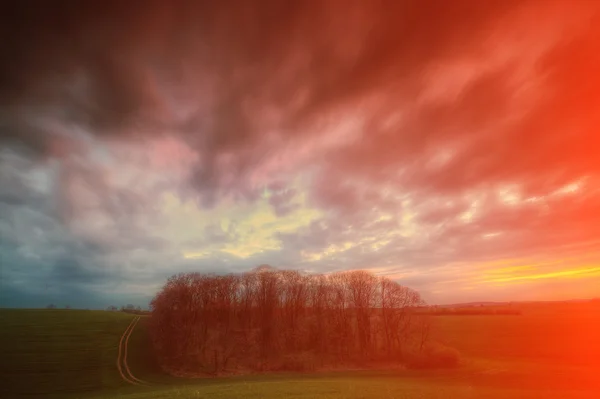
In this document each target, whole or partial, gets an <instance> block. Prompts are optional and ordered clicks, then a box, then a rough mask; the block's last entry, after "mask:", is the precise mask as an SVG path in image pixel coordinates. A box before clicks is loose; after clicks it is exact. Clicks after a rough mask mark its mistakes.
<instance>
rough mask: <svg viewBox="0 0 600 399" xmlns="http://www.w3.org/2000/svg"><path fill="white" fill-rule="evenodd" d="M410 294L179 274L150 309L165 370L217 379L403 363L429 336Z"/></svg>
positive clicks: (318, 282) (356, 274)
mask: <svg viewBox="0 0 600 399" xmlns="http://www.w3.org/2000/svg"><path fill="white" fill-rule="evenodd" d="M424 304H425V303H424V301H423V299H422V298H421V296H420V295H419V293H418V292H416V291H414V290H412V289H410V288H407V287H405V286H402V285H400V284H398V283H397V282H395V281H392V280H390V279H388V278H385V277H376V276H374V275H373V274H371V273H368V272H366V271H347V272H339V273H333V274H329V275H322V274H304V273H301V272H298V271H293V270H276V269H273V268H270V267H266V266H262V267H259V268H257V269H254V270H252V271H250V272H247V273H243V274H229V275H211V274H201V273H185V274H178V275H175V276H172V277H171V278H169V280H168V281H167V283H166V284H165V285H164V287H163V288H162V289H161V290H160V292H159V293H158V294H157V295H156V296H155V298H154V299H153V300H152V302H151V317H150V335H151V339H152V342H153V347H154V349H155V352H156V355H157V358H158V360H159V362H160V363H161V365H162V366H163V368H165V369H166V370H168V371H172V372H175V371H178V372H180V371H188V372H189V371H194V372H205V373H221V372H224V371H227V370H239V369H244V370H254V371H264V370H273V369H279V370H282V369H290V370H293V369H307V368H316V367H323V366H335V365H347V364H354V363H357V362H359V363H360V362H363V363H364V362H368V361H392V362H402V361H403V359H404V356H405V354H407V353H409V352H411V351H415V350H420V349H422V348H423V345H424V344H425V342H426V341H427V339H428V337H429V329H430V327H429V323H428V318H427V316H424V315H419V314H417V312H416V311H415V309H417V308H419V307H422V306H424Z"/></svg>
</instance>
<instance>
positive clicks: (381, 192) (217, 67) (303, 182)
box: [0, 0, 600, 301]
mask: <svg viewBox="0 0 600 399" xmlns="http://www.w3.org/2000/svg"><path fill="white" fill-rule="evenodd" d="M233 3H234V2H229V1H221V2H216V3H215V2H187V1H176V2H170V3H164V2H158V1H157V2H150V3H148V4H147V6H145V7H144V8H139V7H137V6H136V5H135V4H134V3H131V4H130V3H123V2H108V3H106V4H104V3H103V6H102V7H96V6H93V7H86V8H83V7H77V6H76V4H75V3H71V2H59V3H56V4H54V3H53V4H52V5H41V6H40V7H38V8H35V9H33V8H31V7H25V6H24V5H22V4H20V3H17V2H14V3H13V4H12V5H11V6H10V7H9V8H8V9H7V12H6V13H5V14H4V17H5V19H6V21H5V22H3V23H2V24H0V26H1V28H0V29H1V31H0V34H2V35H4V37H11V38H13V40H7V41H4V44H3V45H2V48H0V54H2V58H3V62H2V63H0V65H1V66H0V165H1V166H2V168H1V171H0V234H2V248H1V249H2V253H3V254H5V255H3V256H7V257H8V258H10V263H11V264H10V266H8V267H6V266H3V271H4V269H6V270H8V272H6V273H5V274H6V276H7V278H6V281H8V283H7V284H10V285H11V287H16V286H18V285H19V284H21V285H27V284H31V287H32V289H33V288H35V287H37V286H36V285H35V284H38V283H35V281H38V282H41V281H42V280H43V279H46V278H48V279H50V280H52V281H56V284H58V285H63V286H64V287H72V288H73V289H79V288H80V287H84V286H85V287H89V289H95V290H98V291H99V292H102V290H105V289H107V287H111V284H112V283H113V282H115V281H119V282H121V283H122V285H120V287H121V288H120V290H121V291H120V292H122V293H123V295H126V293H127V290H129V291H130V292H136V293H138V294H139V295H143V293H144V292H146V291H144V289H145V288H144V287H146V288H147V290H149V291H151V290H152V289H154V288H148V287H156V286H157V284H159V282H160V281H161V279H164V278H165V276H168V275H169V273H174V272H177V271H180V270H191V269H194V268H195V269H200V270H210V271H228V270H231V271H238V270H245V268H250V267H252V266H255V265H257V264H263V263H264V264H272V265H275V266H280V267H294V268H303V269H307V270H314V271H333V270H341V269H350V268H369V269H371V270H374V271H377V272H378V273H388V274H390V275H397V276H400V277H399V278H402V279H404V280H405V281H407V283H408V282H411V281H412V282H414V284H416V285H417V286H419V288H421V289H422V290H425V291H427V292H430V293H431V295H432V297H434V298H441V299H440V300H442V301H443V300H450V299H444V298H451V297H452V294H451V293H449V294H444V295H447V297H444V296H443V295H442V294H440V295H439V296H436V295H437V294H433V291H434V288H432V287H435V286H436V284H442V285H443V281H451V280H452V279H453V278H452V276H453V274H456V273H462V272H465V273H469V272H472V271H474V270H477V265H479V264H482V263H486V262H493V261H497V260H502V259H509V258H510V259H522V260H523V262H526V260H527V259H529V258H530V257H536V256H542V255H546V254H548V253H550V252H554V253H557V254H564V253H571V252H575V253H577V254H578V255H579V256H583V254H585V253H587V252H588V251H591V250H592V249H593V248H595V246H596V245H597V242H596V241H594V240H595V237H597V236H598V233H600V231H598V229H597V228H596V227H595V226H597V225H598V226H600V223H598V219H599V218H600V192H598V190H597V189H595V187H597V186H598V181H599V180H600V179H599V176H600V161H598V157H597V156H596V153H597V152H598V150H599V149H600V142H599V139H598V137H597V135H596V134H595V131H596V130H595V129H596V128H597V126H600V120H598V115H600V113H599V112H597V111H598V109H599V108H600V107H599V106H600V101H599V98H598V95H597V93H598V92H599V89H600V80H599V79H598V78H597V77H596V75H597V74H596V73H595V71H596V70H598V69H600V57H599V56H598V55H596V53H597V51H595V49H596V47H598V44H599V43H598V39H597V37H600V32H598V30H599V29H598V26H600V24H598V23H597V22H598V18H599V16H600V13H599V8H598V6H597V5H595V4H592V3H577V4H574V3H572V2H567V1H556V2H551V3H544V4H541V3H540V2H537V1H526V2H511V1H487V2H480V1H466V0H465V1H454V2H452V3H445V2H443V3H440V4H436V5H435V7H434V6H432V5H427V4H423V3H422V2H417V1H408V2H406V1H404V2H396V1H382V2H363V1H352V2H346V1H344V2H341V1H340V2H338V1H331V2H321V3H314V2H294V3H290V2H280V1H261V2H259V3H256V2H245V1H242V2H235V4H233ZM533 21H535V23H533ZM557 256H558V255H557ZM561 256H562V255H561ZM8 258H6V259H8ZM559 258H560V257H559ZM456 265H460V267H458V266H456ZM562 267H563V268H565V269H569V268H570V269H574V270H575V269H577V267H578V266H577V265H572V264H568V263H563V264H562ZM444 270H446V272H443V271H444ZM577 270H578V269H577ZM582 270H583V269H582ZM536 273H537V274H538V275H544V274H546V275H547V274H552V273H562V271H561V270H552V271H545V270H538V271H532V273H531V275H536ZM527 279H528V278H526V280H527ZM464 284H467V283H466V282H465V283H464ZM38 285H39V284H38ZM113 286H114V284H113ZM467 286H468V285H465V287H467ZM38 288H39V287H38ZM466 291H469V290H466ZM466 291H465V292H466ZM111 292H112V291H111ZM498 292H499V291H498ZM148 295H151V294H148ZM498 295H501V294H500V293H499V294H498ZM502 295H507V294H506V293H505V294H502Z"/></svg>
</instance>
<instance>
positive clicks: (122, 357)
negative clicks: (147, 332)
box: [117, 316, 148, 385]
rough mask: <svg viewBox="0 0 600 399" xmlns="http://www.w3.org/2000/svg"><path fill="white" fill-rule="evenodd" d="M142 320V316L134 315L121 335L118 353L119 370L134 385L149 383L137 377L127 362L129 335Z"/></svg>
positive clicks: (124, 378)
mask: <svg viewBox="0 0 600 399" xmlns="http://www.w3.org/2000/svg"><path fill="white" fill-rule="evenodd" d="M139 321H140V317H139V316H137V317H134V318H133V320H131V323H129V326H127V328H126V329H125V332H124V333H123V335H121V340H120V341H119V354H118V355H117V370H119V374H121V377H122V378H123V380H125V381H126V382H128V383H130V384H133V385H148V383H147V382H146V381H143V380H140V379H139V378H136V377H135V376H134V375H133V374H132V373H131V370H130V369H129V365H128V364H127V345H128V344H129V337H131V333H132V332H133V329H134V328H135V326H136V325H137V323H138V322H139Z"/></svg>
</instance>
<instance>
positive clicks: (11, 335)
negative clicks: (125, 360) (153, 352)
mask: <svg viewBox="0 0 600 399" xmlns="http://www.w3.org/2000/svg"><path fill="white" fill-rule="evenodd" d="M132 317H133V316H131V315H126V314H123V313H117V312H115V313H110V312H98V311H86V310H24V309H18V310H17V309H0V326H1V329H0V345H1V346H0V358H1V361H0V375H2V383H1V384H0V397H3V398H6V397H13V396H18V395H31V396H32V397H40V396H39V395H42V394H48V393H56V394H60V395H65V394H68V393H81V392H94V391H98V390H100V389H106V388H112V387H119V386H122V385H123V382H122V381H121V378H120V376H119V375H118V373H117V371H116V368H115V361H116V356H117V350H118V342H119V339H120V337H121V334H122V333H123V331H124V330H125V328H126V327H127V325H128V324H129V322H130V321H131V319H132Z"/></svg>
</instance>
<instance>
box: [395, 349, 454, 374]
mask: <svg viewBox="0 0 600 399" xmlns="http://www.w3.org/2000/svg"><path fill="white" fill-rule="evenodd" d="M459 363H460V353H459V352H458V351H457V350H456V349H454V348H450V347H448V346H445V345H441V344H428V345H426V346H425V347H423V349H422V350H421V351H418V352H414V353H410V354H408V355H407V356H406V366H407V367H408V368H411V369H439V368H453V367H457V366H458V365H459Z"/></svg>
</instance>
